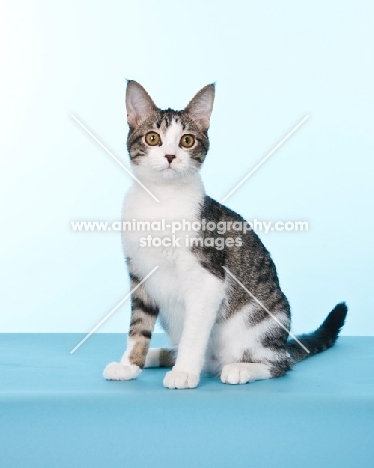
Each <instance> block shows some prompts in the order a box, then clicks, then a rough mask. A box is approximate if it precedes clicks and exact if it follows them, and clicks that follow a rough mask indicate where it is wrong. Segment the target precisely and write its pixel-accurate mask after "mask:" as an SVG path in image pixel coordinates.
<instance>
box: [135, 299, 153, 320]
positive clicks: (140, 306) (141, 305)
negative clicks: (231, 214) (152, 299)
mask: <svg viewBox="0 0 374 468" xmlns="http://www.w3.org/2000/svg"><path fill="white" fill-rule="evenodd" d="M132 308H133V309H141V310H142V311H143V312H145V313H146V314H148V315H152V316H156V315H158V308H157V307H154V306H151V305H147V304H145V303H144V302H143V301H142V299H140V298H139V297H133V298H132Z"/></svg>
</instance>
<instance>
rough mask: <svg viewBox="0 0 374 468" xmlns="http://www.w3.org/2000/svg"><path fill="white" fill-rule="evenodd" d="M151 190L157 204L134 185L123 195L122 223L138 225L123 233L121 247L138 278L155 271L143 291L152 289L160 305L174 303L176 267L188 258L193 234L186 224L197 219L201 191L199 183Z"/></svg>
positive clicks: (176, 294)
mask: <svg viewBox="0 0 374 468" xmlns="http://www.w3.org/2000/svg"><path fill="white" fill-rule="evenodd" d="M151 189H153V190H152V192H153V193H154V194H155V196H156V197H157V198H158V199H159V200H160V202H159V203H158V202H156V201H155V200H153V199H152V198H151V197H150V195H149V194H148V193H146V192H145V191H144V190H143V189H142V188H141V187H139V186H136V185H134V186H133V187H132V188H131V189H130V191H129V192H128V194H127V195H126V198H125V201H124V207H123V218H122V220H123V222H124V223H127V225H128V226H129V225H130V223H131V226H136V224H135V223H134V221H136V222H140V224H139V225H138V229H126V230H124V231H123V246H124V251H125V255H126V256H127V257H130V258H131V264H132V265H133V267H134V268H135V269H136V271H137V272H138V274H139V275H140V276H141V277H144V276H146V275H147V274H148V273H149V272H150V271H152V270H153V269H154V268H155V267H158V270H157V272H156V273H155V274H154V275H152V276H154V278H152V277H150V278H149V279H148V280H147V281H146V282H147V285H145V287H146V289H150V288H151V289H152V294H153V296H154V297H156V298H157V299H158V301H159V302H160V303H167V302H168V301H170V299H171V298H174V299H176V300H177V299H178V297H177V296H178V291H179V290H180V284H179V285H178V281H179V277H178V266H179V265H178V263H181V262H188V261H189V257H192V253H190V248H189V244H188V239H189V238H191V237H192V236H194V235H197V232H196V231H194V230H190V229H189V227H190V224H189V223H193V222H196V221H197V220H198V219H199V213H200V207H201V204H202V203H203V199H204V190H203V185H202V183H201V181H200V179H198V180H196V181H194V183H191V184H187V185H186V186H183V187H182V188H181V187H180V186H179V187H178V186H177V187H172V186H167V187H152V188H151ZM178 223H179V224H178Z"/></svg>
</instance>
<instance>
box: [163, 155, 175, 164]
mask: <svg viewBox="0 0 374 468" xmlns="http://www.w3.org/2000/svg"><path fill="white" fill-rule="evenodd" d="M165 158H166V159H167V160H168V161H169V164H171V162H172V160H173V159H174V158H175V154H165Z"/></svg>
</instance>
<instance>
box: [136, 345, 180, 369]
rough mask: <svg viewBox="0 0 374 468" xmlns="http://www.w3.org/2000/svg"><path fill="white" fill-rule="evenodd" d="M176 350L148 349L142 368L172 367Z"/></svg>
mask: <svg viewBox="0 0 374 468" xmlns="http://www.w3.org/2000/svg"><path fill="white" fill-rule="evenodd" d="M176 353H177V352H176V349H168V348H150V349H149V350H148V353H147V356H146V358H145V364H144V367H173V366H174V364H175V358H176Z"/></svg>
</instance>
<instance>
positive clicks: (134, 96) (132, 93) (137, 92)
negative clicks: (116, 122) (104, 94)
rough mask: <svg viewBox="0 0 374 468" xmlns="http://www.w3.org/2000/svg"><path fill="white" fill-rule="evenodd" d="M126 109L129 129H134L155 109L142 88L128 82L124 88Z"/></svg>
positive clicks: (135, 83)
mask: <svg viewBox="0 0 374 468" xmlns="http://www.w3.org/2000/svg"><path fill="white" fill-rule="evenodd" d="M126 109H127V122H128V123H129V125H130V127H131V128H135V127H137V126H138V125H139V123H140V122H142V121H143V120H145V119H146V118H147V117H148V116H149V115H150V114H151V113H152V111H154V110H155V109H157V108H156V105H155V103H154V102H153V101H152V99H151V97H150V96H149V94H148V93H147V91H146V90H145V89H144V88H143V86H141V85H140V84H139V83H137V82H136V81H133V80H129V81H128V82H127V88H126Z"/></svg>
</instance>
